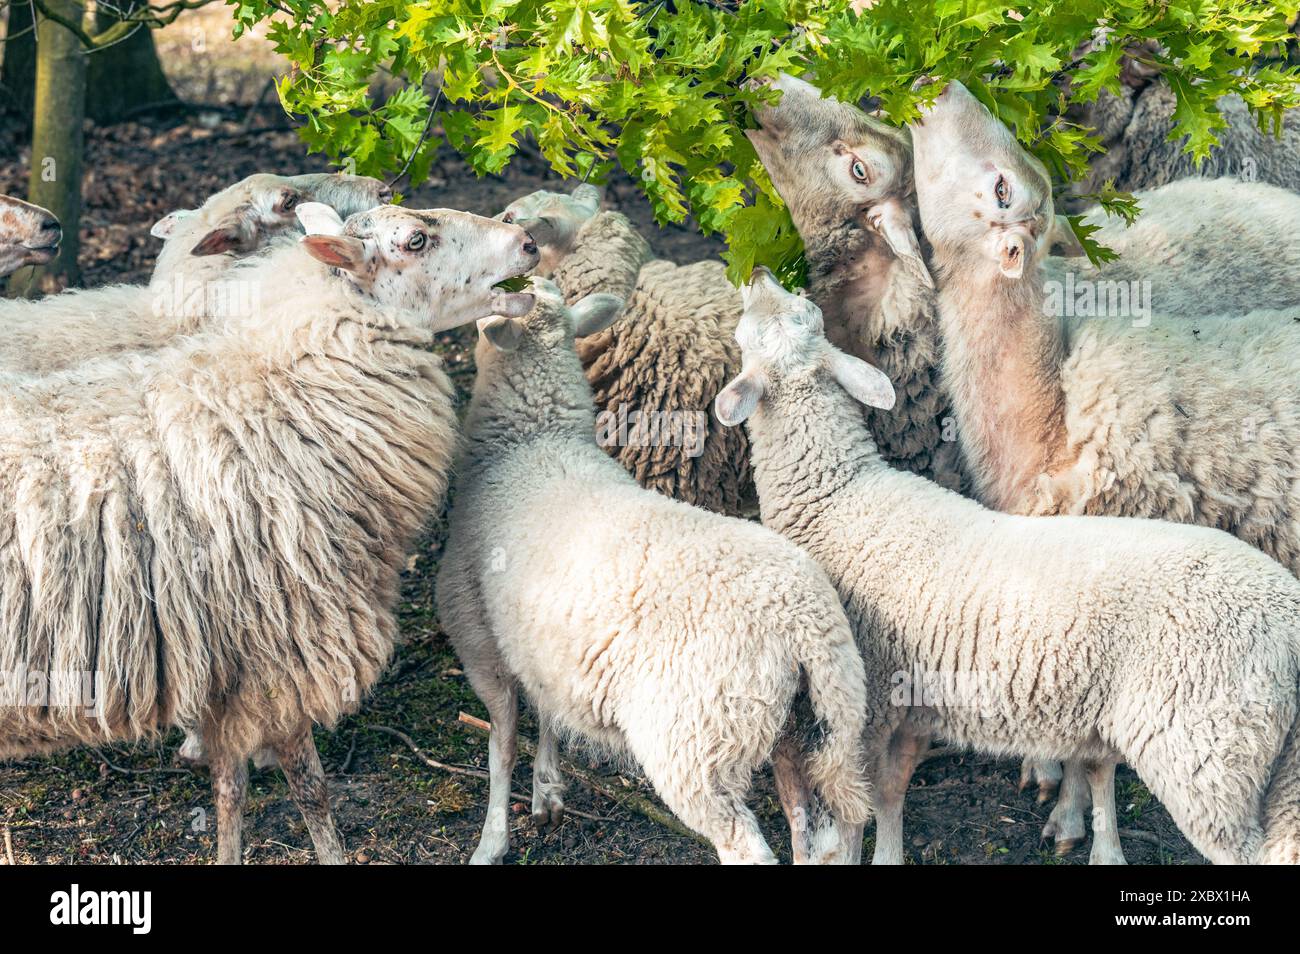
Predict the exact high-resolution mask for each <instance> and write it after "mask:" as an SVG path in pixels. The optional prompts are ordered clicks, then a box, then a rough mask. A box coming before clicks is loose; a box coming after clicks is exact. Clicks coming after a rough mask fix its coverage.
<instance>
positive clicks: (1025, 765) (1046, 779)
mask: <svg viewBox="0 0 1300 954" xmlns="http://www.w3.org/2000/svg"><path fill="white" fill-rule="evenodd" d="M1062 775H1063V773H1062V771H1061V763H1060V762H1053V761H1052V760H1051V759H1025V760H1024V761H1023V762H1021V763H1020V791H1022V792H1023V791H1024V790H1025V789H1026V788H1028V787H1029V783H1030V782H1037V783H1038V804H1040V805H1045V804H1046V803H1047V802H1050V801H1051V800H1052V799H1053V798H1055V797H1056V791H1057V789H1059V788H1060V787H1061V778H1062ZM1081 820H1082V818H1081Z"/></svg>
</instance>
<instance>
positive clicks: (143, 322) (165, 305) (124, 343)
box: [0, 173, 392, 374]
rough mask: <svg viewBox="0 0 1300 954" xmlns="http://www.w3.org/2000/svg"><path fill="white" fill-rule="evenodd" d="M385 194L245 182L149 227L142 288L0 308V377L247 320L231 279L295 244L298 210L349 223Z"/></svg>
mask: <svg viewBox="0 0 1300 954" xmlns="http://www.w3.org/2000/svg"><path fill="white" fill-rule="evenodd" d="M391 197H392V193H391V191H389V189H388V187H387V186H385V185H384V184H383V183H382V182H380V181H378V180H377V179H371V178H367V177H364V176H346V175H334V174H325V173H321V174H311V175H302V176H277V175H270V174H258V175H253V176H249V177H248V178H246V179H244V180H242V181H240V182H237V183H235V184H234V185H232V186H229V187H228V188H226V189H223V190H222V191H220V192H218V193H216V194H215V195H213V196H211V197H210V198H209V199H208V200H207V201H206V202H204V203H203V205H202V206H200V207H199V208H198V209H195V210H190V211H178V212H172V213H170V214H169V215H167V216H166V217H164V218H163V219H161V220H160V221H159V222H158V223H157V224H156V225H155V226H154V228H153V234H154V235H155V236H157V237H159V238H162V239H163V248H162V251H161V252H160V253H159V255H158V261H157V264H156V265H155V267H154V273H153V277H152V279H151V280H150V283H149V285H148V287H144V286H139V285H109V286H106V287H103V288H94V289H90V290H69V291H66V292H63V293H62V294H59V295H54V296H52V297H49V298H44V299H41V300H39V301H6V302H0V371H16V372H30V373H38V374H40V373H45V372H48V371H57V370H60V369H64V368H70V367H72V366H73V365H76V364H78V363H79V362H81V361H83V360H85V359H87V358H92V357H97V356H103V355H111V354H115V353H120V352H130V351H139V350H142V349H147V348H154V347H158V346H159V345H162V344H164V343H166V342H167V341H168V340H170V339H171V338H173V337H175V336H177V335H180V334H186V333H190V332H193V331H195V330H198V329H199V328H200V327H201V326H202V325H203V324H204V323H205V322H207V321H209V320H210V319H212V318H214V317H217V318H230V317H236V316H239V315H247V314H249V313H250V312H251V311H253V310H254V309H255V308H256V307H257V304H256V302H255V301H253V300H252V299H253V296H254V294H255V293H260V289H257V288H254V287H250V286H248V285H245V284H240V283H239V282H238V281H234V280H232V278H231V274H230V273H231V269H232V267H233V266H234V264H235V263H236V262H237V261H239V260H240V259H241V258H244V257H247V256H249V255H253V254H255V253H257V252H262V251H266V250H267V249H268V248H270V247H272V246H273V245H275V244H277V243H291V242H293V241H295V240H296V239H297V237H298V236H299V235H300V234H301V232H300V231H299V230H298V228H297V219H296V218H295V216H294V210H295V209H296V208H297V207H298V205H299V204H301V203H305V202H324V203H325V204H327V205H330V206H332V207H333V208H334V209H335V210H336V211H337V212H338V213H339V214H340V215H342V216H344V217H346V216H348V215H351V214H353V213H356V212H363V211H366V210H368V209H371V208H374V207H375V206H376V205H380V204H383V203H385V202H387V201H388V199H390V198H391Z"/></svg>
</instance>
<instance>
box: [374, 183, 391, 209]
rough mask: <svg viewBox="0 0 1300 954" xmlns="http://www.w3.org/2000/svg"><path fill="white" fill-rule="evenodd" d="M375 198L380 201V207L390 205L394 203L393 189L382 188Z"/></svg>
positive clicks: (389, 187) (388, 187)
mask: <svg viewBox="0 0 1300 954" xmlns="http://www.w3.org/2000/svg"><path fill="white" fill-rule="evenodd" d="M375 198H377V199H378V200H379V204H380V205H388V203H390V202H392V201H393V187H392V186H388V185H385V186H380V187H379V193H378V194H377V195H376V196H375Z"/></svg>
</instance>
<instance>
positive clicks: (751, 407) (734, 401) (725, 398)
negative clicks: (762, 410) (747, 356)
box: [713, 368, 765, 427]
mask: <svg viewBox="0 0 1300 954" xmlns="http://www.w3.org/2000/svg"><path fill="white" fill-rule="evenodd" d="M764 383H765V382H764V380H763V372H762V371H760V370H759V369H758V368H750V369H748V370H746V371H742V372H740V374H738V375H736V377H735V378H734V379H733V380H732V382H731V383H730V384H728V385H727V386H726V387H725V388H723V389H722V390H721V391H719V392H718V396H717V397H716V398H714V399H713V414H714V416H716V417H717V419H718V421H719V422H721V423H722V424H723V425H724V426H725V427H735V426H736V425H737V424H741V423H743V422H745V421H746V420H748V419H749V416H750V415H751V414H753V413H754V411H755V410H756V409H757V408H758V401H759V398H761V397H762V396H763V388H764Z"/></svg>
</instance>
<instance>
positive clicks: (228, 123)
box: [0, 8, 1202, 864]
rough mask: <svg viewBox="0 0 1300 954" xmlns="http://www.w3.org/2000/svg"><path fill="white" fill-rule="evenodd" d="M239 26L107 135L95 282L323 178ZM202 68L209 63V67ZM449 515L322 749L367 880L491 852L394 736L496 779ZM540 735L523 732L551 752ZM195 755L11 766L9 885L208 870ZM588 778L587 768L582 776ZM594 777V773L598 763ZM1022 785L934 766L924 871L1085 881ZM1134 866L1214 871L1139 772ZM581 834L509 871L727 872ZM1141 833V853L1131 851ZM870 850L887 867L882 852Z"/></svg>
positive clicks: (190, 33)
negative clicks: (356, 694)
mask: <svg viewBox="0 0 1300 954" xmlns="http://www.w3.org/2000/svg"><path fill="white" fill-rule="evenodd" d="M225 16H226V14H225V8H216V9H213V8H208V9H206V10H200V11H195V12H194V14H191V15H187V16H184V17H182V18H180V19H179V20H178V21H177V23H176V24H174V25H173V26H172V27H170V28H168V30H166V31H164V33H163V35H162V36H161V37H160V41H159V46H160V50H161V53H162V56H163V62H164V64H165V65H166V66H167V68H168V70H169V72H170V73H171V75H172V78H173V80H174V82H175V84H176V87H177V90H178V92H180V94H181V95H182V96H183V97H184V98H185V99H186V100H187V101H189V102H199V103H205V104H207V107H206V108H198V109H196V110H194V111H192V112H190V113H189V114H188V115H186V116H184V117H179V118H172V119H142V120H141V121H138V122H131V123H125V124H122V125H119V126H115V127H111V128H106V129H98V128H96V129H91V130H90V131H89V133H88V156H87V163H86V181H85V187H84V193H85V213H84V218H83V220H82V255H83V259H82V266H83V269H84V275H85V283H86V284H87V285H98V284H103V283H107V282H117V281H128V282H140V281H144V280H145V279H147V277H148V275H149V272H150V270H151V269H152V266H153V259H154V255H155V254H156V252H157V249H158V245H159V243H158V242H157V241H156V240H155V239H152V238H150V237H149V234H148V231H149V226H150V225H151V224H152V223H153V222H154V221H156V220H157V219H158V218H159V217H161V216H162V215H164V214H166V213H167V212H168V211H171V210H172V209H175V208H185V207H191V206H193V205H195V204H197V203H198V202H200V201H201V200H202V199H203V198H204V197H206V196H207V195H208V194H210V193H212V192H213V191H216V190H217V189H219V188H221V187H223V186H224V185H226V184H228V183H230V182H232V181H235V180H236V179H239V178H241V177H243V176H245V175H248V174H250V173H252V172H255V171H277V172H283V173H298V172H307V171H317V170H320V169H322V168H324V164H323V163H322V162H321V161H319V157H308V156H306V155H305V151H304V149H303V147H302V145H301V144H300V143H299V141H298V139H297V137H296V135H295V134H294V133H293V132H291V131H288V130H287V129H285V128H284V127H285V126H286V124H287V120H286V117H284V116H283V114H282V113H281V112H280V111H279V109H278V106H276V104H275V103H274V99H273V97H265V98H263V101H262V103H261V105H260V106H257V105H255V104H257V102H258V98H259V96H260V95H261V93H262V91H263V87H264V86H265V83H266V79H267V77H268V76H269V74H270V72H271V71H272V70H275V69H277V68H278V64H277V61H276V59H275V57H274V54H273V53H271V52H270V51H269V50H268V49H267V48H266V47H265V44H264V43H263V44H261V45H259V44H258V42H257V40H256V38H252V39H245V40H241V41H240V42H239V43H238V44H234V45H231V44H230V43H229V42H228V41H226V39H225V32H226V30H227V23H228V21H226V20H225V19H224V17H225ZM200 47H201V50H200V49H199V48H200ZM26 150H27V146H26V140H25V133H24V132H23V131H22V130H20V129H18V128H15V127H14V126H13V125H12V124H11V125H8V126H0V157H3V160H2V161H0V191H2V192H4V193H6V194H12V195H19V196H21V195H24V194H25V193H26V176H27V169H28V165H27V164H28V161H29V157H28V155H27V151H26ZM554 186H555V180H554V178H553V176H552V175H551V174H550V172H549V169H548V168H547V167H546V164H545V163H544V162H543V161H542V160H541V159H540V158H539V157H538V156H537V155H536V154H535V153H534V152H531V151H525V152H524V153H523V154H521V155H520V157H519V158H518V159H517V160H516V161H515V162H513V163H512V164H511V165H510V167H509V168H508V169H507V170H506V173H505V174H504V175H502V176H494V177H487V178H482V179H480V178H477V177H475V176H474V174H473V173H472V172H470V171H469V170H468V169H467V167H466V166H465V164H464V163H463V162H462V161H461V160H460V159H459V157H457V156H455V155H454V154H452V153H451V152H450V151H447V152H444V154H443V155H442V156H441V158H440V160H439V161H438V162H437V163H436V164H435V166H434V170H433V175H432V177H431V179H430V181H429V182H428V183H426V184H425V185H423V186H422V187H421V188H419V189H418V190H416V191H415V192H414V194H413V195H411V196H409V197H408V199H407V204H409V205H412V206H414V207H417V208H421V207H431V206H442V207H452V208H460V209H467V210H470V211H473V212H479V213H485V214H492V213H495V212H497V211H499V210H500V208H501V207H502V206H504V205H505V204H507V203H508V202H509V201H510V200H511V199H513V198H515V197H517V196H519V195H522V194H524V193H527V192H530V191H532V190H534V189H538V188H543V187H554ZM608 201H609V204H610V205H611V206H612V207H615V208H619V209H621V210H622V211H624V212H626V213H627V214H628V215H629V216H630V217H632V219H633V220H634V221H635V222H636V223H637V224H638V225H639V226H640V227H641V228H642V230H643V232H644V233H645V234H646V235H647V236H648V237H649V238H650V239H651V244H652V245H653V246H654V248H655V251H656V252H657V253H658V254H660V255H662V256H664V257H668V258H673V259H675V260H677V261H681V262H686V261H694V260H699V259H703V258H707V257H711V256H715V255H717V254H718V252H719V251H720V249H721V246H720V244H719V243H718V242H716V241H715V240H712V239H708V238H705V237H702V236H700V235H699V234H698V233H696V232H694V231H692V230H690V229H685V228H677V227H670V228H667V229H659V228H657V227H656V226H655V225H654V222H653V217H652V215H651V214H650V210H649V208H648V206H647V205H646V204H645V202H644V200H643V199H641V197H640V195H639V193H638V192H637V190H636V188H635V186H634V185H633V183H631V182H630V181H627V180H626V179H618V180H616V181H614V182H613V183H611V185H610V188H609V190H608ZM470 340H471V339H470V336H469V335H467V334H464V333H453V334H448V335H444V336H442V337H441V338H440V340H439V342H438V344H437V346H436V350H438V351H439V352H440V353H441V354H442V355H443V356H444V359H445V361H446V364H447V368H448V371H449V372H450V373H451V375H452V377H453V380H455V381H456V383H457V385H458V387H459V389H460V391H461V394H462V397H464V395H465V393H466V392H467V389H468V386H469V384H470V382H471V381H472V378H473V357H472V348H471V347H469V344H470ZM441 526H442V521H441V516H440V515H439V516H435V517H434V518H433V519H431V521H430V524H429V529H428V531H427V532H426V533H425V535H424V537H423V539H422V540H421V541H420V543H419V545H418V546H417V547H416V548H415V550H414V552H413V553H412V554H411V557H410V560H409V563H408V572H407V573H406V576H405V585H404V589H403V594H402V602H401V606H400V608H399V612H400V618H401V628H402V635H403V638H404V640H405V642H404V645H402V646H401V647H400V648H399V650H398V652H397V655H396V658H395V659H394V661H393V664H392V666H391V668H390V669H389V671H388V673H387V675H386V676H385V678H384V679H383V680H382V681H381V682H380V683H379V685H378V686H376V687H375V689H374V692H373V694H372V696H371V698H370V699H369V700H368V701H367V702H366V704H365V705H364V707H363V708H362V711H361V712H360V713H359V714H358V715H356V716H354V717H351V718H349V719H346V720H344V722H343V723H342V724H341V725H339V726H338V727H337V729H336V730H335V731H333V732H323V731H319V732H318V733H317V737H316V741H317V745H318V746H319V748H320V751H321V757H322V760H323V761H324V763H325V766H326V770H327V772H328V773H329V775H330V780H331V785H332V789H333V792H334V796H335V799H334V803H335V813H336V820H337V822H338V825H339V828H340V830H341V832H342V835H343V838H344V841H345V843H346V845H347V846H348V850H349V853H350V855H351V856H352V859H353V860H354V861H355V862H357V863H362V864H383V863H461V862H464V861H466V860H467V859H468V857H469V854H470V853H471V852H472V851H473V848H474V846H475V844H476V840H477V834H478V826H479V825H480V824H481V821H482V813H483V810H484V807H485V804H486V798H487V783H486V781H484V780H482V779H481V778H480V777H477V776H476V775H475V774H461V773H453V772H447V771H440V770H436V769H433V768H431V767H429V766H428V765H427V764H426V763H425V762H424V761H423V760H421V759H420V758H419V757H418V756H417V754H416V753H414V752H413V751H412V750H411V749H410V748H408V746H407V745H406V744H405V743H403V742H402V741H400V740H399V739H397V738H395V737H393V736H391V735H389V734H386V733H383V732H380V731H376V729H375V727H377V726H386V727H390V728H394V729H397V730H399V731H401V732H404V733H406V734H407V735H409V736H410V737H411V738H412V739H413V741H414V742H415V744H416V745H417V746H418V747H419V748H420V749H421V750H422V751H423V752H424V753H425V754H427V755H428V756H429V757H431V758H433V759H436V760H438V761H440V762H443V763H446V764H449V765H452V766H454V767H456V768H457V769H460V770H463V771H464V772H468V773H481V772H483V771H484V770H485V768H486V757H487V744H486V741H487V740H486V736H485V735H484V734H483V733H482V732H481V731H479V730H477V729H474V728H471V727H470V726H468V725H466V724H464V723H462V722H460V721H459V720H458V715H459V713H461V712H466V713H469V714H471V715H474V716H477V717H479V718H486V712H485V710H484V709H483V707H482V706H481V705H480V704H479V702H478V700H477V699H476V698H475V696H474V693H473V691H472V690H471V689H470V687H469V685H468V683H467V682H466V680H465V678H464V675H463V674H462V672H461V671H460V669H459V667H458V663H457V660H456V658H455V655H454V653H453V652H452V651H451V649H450V647H449V645H448V643H447V641H446V638H445V637H444V635H443V633H442V631H441V630H440V629H439V626H438V622H437V619H436V617H435V613H434V608H433V578H434V575H435V572H436V569H437V565H438V559H439V555H440V552H441V544H442V538H441ZM531 728H532V727H531V724H530V723H529V722H528V721H527V719H525V724H524V731H525V733H531ZM179 742H180V737H179V735H178V734H176V733H173V734H172V735H171V736H169V737H167V738H164V739H162V740H160V741H159V742H157V743H156V744H154V745H149V746H137V747H117V748H112V749H105V750H101V751H91V750H84V749H83V750H78V751H74V752H70V753H67V754H64V755H61V756H58V757H55V758H47V759H28V760H22V761H11V762H7V763H0V831H2V832H3V833H4V834H5V835H6V836H7V840H4V841H0V864H3V863H6V862H8V860H9V856H10V853H11V855H12V860H13V861H14V862H17V863H20V864H21V863H55V862H82V863H162V864H176V863H204V862H209V861H211V860H212V859H213V858H214V856H215V836H216V824H215V814H214V811H213V807H212V797H211V794H210V791H209V788H208V781H207V774H206V771H205V770H203V769H190V768H186V767H182V766H180V765H178V763H177V762H176V761H175V752H176V749H177V747H178V745H179ZM573 758H574V759H575V761H579V762H582V761H583V757H582V756H580V755H575V756H573ZM520 762H521V764H520V765H519V767H518V768H517V770H516V775H515V791H517V792H527V791H529V787H530V776H529V772H528V769H529V765H528V760H527V758H523V757H521V760H520ZM583 764H589V763H585V762H584V763H583ZM596 770H597V771H598V772H602V773H603V774H604V775H605V780H604V784H603V785H602V787H604V788H606V790H612V791H614V792H616V793H619V792H624V791H626V792H628V793H637V794H640V795H642V796H646V797H649V798H653V797H654V796H653V793H652V792H651V791H650V790H649V789H648V787H647V786H646V785H645V784H644V782H643V781H642V780H640V779H639V778H637V777H635V776H628V775H618V774H616V773H615V772H614V770H613V769H611V768H608V767H605V768H603V769H602V768H601V767H599V766H597V767H596ZM1017 777H1018V766H1017V765H1015V764H1013V763H1011V762H1005V761H999V760H994V759H990V758H985V757H981V756H975V755H958V756H945V757H942V758H938V759H933V760H931V761H929V762H927V763H925V764H924V765H922V766H921V768H920V769H919V770H918V772H917V775H916V778H915V780H914V782H913V785H912V790H911V792H910V794H909V796H908V802H907V816H906V828H905V830H906V832H907V838H908V841H907V844H906V849H907V852H908V857H909V860H910V861H911V862H914V863H925V864H1026V863H1028V864H1053V863H1072V864H1079V863H1085V862H1086V861H1087V846H1086V845H1085V846H1083V847H1081V848H1078V849H1076V850H1075V851H1073V852H1072V853H1071V854H1070V855H1068V856H1067V857H1066V858H1064V859H1057V858H1056V857H1055V856H1054V855H1053V854H1052V852H1051V846H1050V845H1047V846H1040V844H1039V837H1038V835H1039V831H1040V829H1041V828H1042V825H1043V823H1044V822H1045V821H1046V817H1047V810H1048V808H1049V807H1050V806H1039V805H1037V804H1036V803H1035V801H1034V799H1033V793H1032V792H1025V793H1023V794H1020V793H1017V791H1016V782H1017ZM1118 795H1119V806H1120V814H1121V819H1122V821H1121V824H1122V826H1123V829H1122V831H1123V832H1125V833H1126V834H1124V835H1123V841H1124V848H1125V851H1126V853H1127V855H1128V859H1129V861H1130V863H1165V864H1196V863H1202V859H1201V858H1200V856H1199V855H1198V854H1197V853H1196V852H1195V851H1193V850H1192V849H1191V848H1190V847H1189V846H1188V844H1187V843H1186V841H1185V840H1184V839H1183V837H1182V836H1181V835H1180V834H1179V832H1178V830H1177V828H1176V827H1175V826H1174V825H1173V823H1172V821H1171V820H1170V819H1169V816H1168V814H1167V813H1166V812H1165V811H1164V809H1163V808H1162V807H1161V806H1160V805H1159V804H1158V803H1157V802H1156V800H1155V799H1154V798H1152V797H1151V795H1150V794H1149V793H1148V792H1147V790H1146V789H1145V788H1144V787H1143V785H1142V784H1141V782H1139V781H1138V780H1137V778H1136V777H1135V776H1134V775H1133V774H1132V773H1131V772H1130V771H1128V770H1127V769H1122V770H1121V774H1120V779H1119V783H1118ZM568 800H569V804H570V806H571V807H572V808H573V809H576V810H577V811H578V812H581V813H582V814H583V815H585V816H588V817H577V816H575V815H569V816H568V817H567V818H566V819H565V820H564V821H563V822H562V823H561V824H560V825H559V826H558V828H556V829H555V830H553V831H550V832H546V833H542V832H538V831H536V830H535V829H534V827H533V826H532V824H531V822H530V821H529V820H528V810H527V806H526V804H525V803H524V802H522V801H518V800H516V803H515V805H514V808H515V810H516V811H517V812H518V821H517V823H516V825H515V836H514V848H513V851H512V853H511V856H510V859H509V860H510V861H513V862H516V863H529V864H560V863H678V864H680V863H712V862H713V861H715V858H714V857H713V853H712V851H711V850H710V849H709V848H708V847H707V846H705V845H702V844H700V843H699V842H697V841H695V840H694V839H692V838H689V837H686V836H683V835H681V834H678V833H675V832H674V831H671V830H669V829H668V828H666V827H664V826H663V825H661V824H659V823H657V822H654V821H651V820H649V819H648V818H646V817H645V816H644V815H642V814H640V813H639V812H637V811H634V810H632V809H630V808H629V807H628V806H627V805H625V804H624V803H623V800H622V799H621V798H611V797H607V796H605V795H601V794H597V793H595V792H593V791H592V790H590V789H588V788H586V787H585V786H583V785H581V784H577V783H574V784H572V785H571V786H570V793H569V799H568ZM751 804H752V805H753V807H754V808H755V810H756V812H757V813H758V815H759V817H760V819H761V821H762V823H763V825H764V827H765V829H766V830H767V832H768V836H769V840H770V842H771V844H772V845H773V846H774V848H775V849H776V850H777V851H778V853H779V854H780V855H781V856H782V858H783V859H784V860H788V856H789V850H788V833H787V832H786V830H785V823H784V820H783V818H782V816H781V812H780V809H779V806H778V804H777V802H776V799H775V796H774V793H773V790H772V785H771V780H770V778H769V777H767V776H766V774H765V775H764V776H762V777H760V778H758V779H756V781H755V786H754V791H753V797H752V799H751ZM1133 833H1136V834H1133ZM867 838H868V844H867V846H866V851H867V854H868V856H869V854H870V851H871V845H870V840H871V832H870V830H868V833H867ZM245 860H246V861H248V862H251V863H256V864H286V863H308V862H311V861H312V860H313V855H312V852H311V848H310V841H309V839H308V838H307V835H306V832H305V829H304V827H303V824H302V822H301V820H300V818H299V816H298V813H297V811H296V810H295V809H294V807H293V805H292V804H291V803H290V802H289V800H288V796H287V791H286V787H285V784H284V781H283V778H282V777H281V775H280V773H279V772H278V770H275V769H271V770H266V771H258V772H255V773H254V774H253V777H252V782H251V785H250V789H249V804H248V810H247V816H246V828H245Z"/></svg>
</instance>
